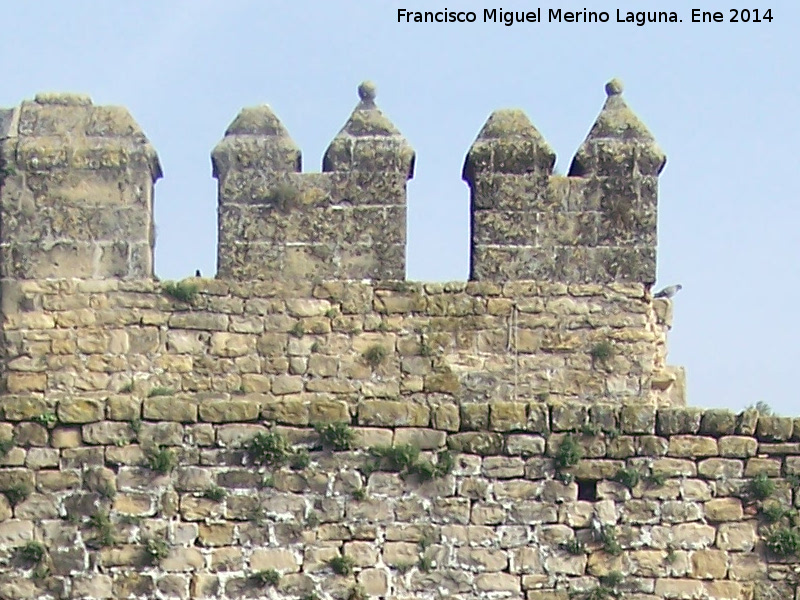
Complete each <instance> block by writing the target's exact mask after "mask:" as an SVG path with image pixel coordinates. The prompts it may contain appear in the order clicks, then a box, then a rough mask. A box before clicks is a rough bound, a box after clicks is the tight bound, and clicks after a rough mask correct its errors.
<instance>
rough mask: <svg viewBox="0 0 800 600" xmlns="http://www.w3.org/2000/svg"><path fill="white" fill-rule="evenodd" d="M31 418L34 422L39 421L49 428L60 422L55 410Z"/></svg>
mask: <svg viewBox="0 0 800 600" xmlns="http://www.w3.org/2000/svg"><path fill="white" fill-rule="evenodd" d="M31 420H32V421H33V422H34V423H38V424H39V425H41V426H42V427H46V428H47V429H51V428H52V427H53V426H54V425H55V424H56V423H58V417H57V416H56V414H55V413H53V412H45V413H42V414H40V415H36V416H35V417H33V419H31Z"/></svg>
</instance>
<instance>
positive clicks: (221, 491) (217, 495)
mask: <svg viewBox="0 0 800 600" xmlns="http://www.w3.org/2000/svg"><path fill="white" fill-rule="evenodd" d="M227 495H228V491H227V490H226V489H225V488H223V487H220V486H218V485H212V486H211V487H209V488H208V489H206V490H205V491H204V492H203V498H207V499H208V500H211V501H212V502H222V501H223V500H225V497H226V496H227Z"/></svg>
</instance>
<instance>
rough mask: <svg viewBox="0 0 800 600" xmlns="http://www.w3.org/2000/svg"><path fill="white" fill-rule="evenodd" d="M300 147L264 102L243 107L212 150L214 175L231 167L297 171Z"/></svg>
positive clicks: (225, 171)
mask: <svg viewBox="0 0 800 600" xmlns="http://www.w3.org/2000/svg"><path fill="white" fill-rule="evenodd" d="M301 161H302V157H301V153H300V148H298V147H297V144H295V143H294V141H293V140H292V138H291V137H290V136H289V132H288V131H286V128H285V127H284V126H283V123H281V121H280V119H278V117H277V116H276V115H275V113H274V112H272V109H271V108H270V107H269V106H267V105H266V104H263V105H261V106H252V107H247V108H243V109H242V110H241V111H240V112H239V114H238V115H236V118H235V119H234V120H233V122H232V123H231V124H230V125H229V126H228V129H227V130H226V131H225V137H224V138H222V141H220V142H219V144H217V145H216V147H215V148H214V150H213V151H212V153H211V163H212V165H213V173H214V177H216V178H218V179H219V178H220V177H224V175H225V174H226V173H227V172H228V171H229V170H230V169H231V168H232V167H234V166H235V167H237V168H239V169H254V168H255V169H263V170H266V171H272V172H284V173H285V172H290V173H291V172H299V171H300V169H301Z"/></svg>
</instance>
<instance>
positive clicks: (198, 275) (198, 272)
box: [194, 269, 202, 277]
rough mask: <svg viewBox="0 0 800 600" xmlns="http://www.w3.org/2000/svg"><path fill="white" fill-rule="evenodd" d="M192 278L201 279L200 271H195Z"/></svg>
mask: <svg viewBox="0 0 800 600" xmlns="http://www.w3.org/2000/svg"><path fill="white" fill-rule="evenodd" d="M194 276H195V277H202V275H201V274H200V269H197V270H195V272H194Z"/></svg>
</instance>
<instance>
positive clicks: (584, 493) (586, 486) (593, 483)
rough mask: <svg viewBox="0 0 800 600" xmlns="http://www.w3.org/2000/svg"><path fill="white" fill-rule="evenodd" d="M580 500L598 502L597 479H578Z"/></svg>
mask: <svg viewBox="0 0 800 600" xmlns="http://www.w3.org/2000/svg"><path fill="white" fill-rule="evenodd" d="M578 500H586V501H588V502H597V480H596V479H579V480H578Z"/></svg>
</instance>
